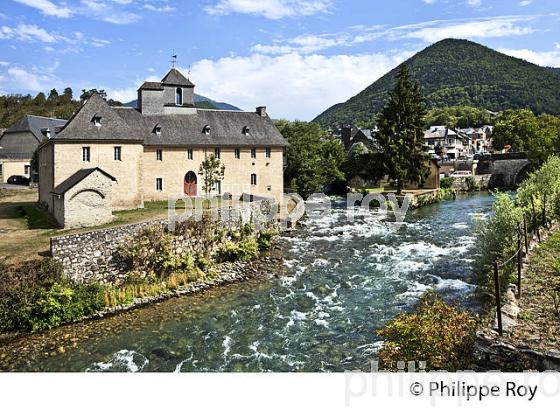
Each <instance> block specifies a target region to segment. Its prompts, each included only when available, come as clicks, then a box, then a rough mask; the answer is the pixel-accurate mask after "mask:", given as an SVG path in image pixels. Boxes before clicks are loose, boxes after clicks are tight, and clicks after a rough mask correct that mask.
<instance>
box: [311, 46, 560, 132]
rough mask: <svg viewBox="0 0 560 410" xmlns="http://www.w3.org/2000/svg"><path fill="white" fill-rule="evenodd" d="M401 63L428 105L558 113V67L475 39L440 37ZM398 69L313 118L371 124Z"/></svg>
mask: <svg viewBox="0 0 560 410" xmlns="http://www.w3.org/2000/svg"><path fill="white" fill-rule="evenodd" d="M403 64H406V65H408V67H409V69H410V72H411V75H412V77H413V78H414V79H416V80H418V81H420V85H421V87H422V92H423V94H424V97H425V98H426V104H427V106H428V108H431V107H447V106H456V105H468V106H473V107H479V108H485V109H488V110H491V111H500V110H504V109H506V108H527V107H528V108H530V109H531V110H533V111H534V112H535V113H537V114H540V113H549V114H560V80H559V75H558V73H559V70H557V69H551V68H544V67H540V66H538V65H535V64H532V63H529V62H527V61H525V60H520V59H518V58H514V57H510V56H507V55H505V54H502V53H499V52H497V51H495V50H492V49H490V48H488V47H485V46H482V45H480V44H477V43H473V42H472V41H467V40H453V39H447V40H442V41H439V42H437V43H435V44H432V45H431V46H429V47H428V48H426V49H424V50H422V51H420V52H419V53H417V54H415V55H414V56H412V57H411V58H409V59H408V60H407V61H405V62H404V63H403ZM398 68H399V67H397V68H395V69H393V70H392V71H390V72H389V73H387V74H385V75H384V76H383V77H381V78H380V79H379V80H377V81H376V82H374V83H373V84H371V85H370V86H369V87H367V88H366V89H365V90H363V91H362V92H360V93H359V94H358V95H356V96H354V97H352V98H350V99H349V100H348V101H346V102H345V103H340V104H336V105H334V106H332V107H331V108H329V109H328V110H326V111H325V112H323V113H322V114H320V115H319V116H318V117H317V118H315V119H314V120H313V121H315V122H317V123H319V124H321V125H322V126H324V127H329V126H331V125H334V124H341V123H342V124H354V125H359V126H365V125H371V124H372V123H373V122H374V121H375V116H376V115H377V114H378V113H379V112H380V111H381V110H382V108H383V106H384V105H385V102H386V100H387V96H388V93H389V91H390V90H391V89H392V88H393V83H394V78H395V75H396V74H397V72H398Z"/></svg>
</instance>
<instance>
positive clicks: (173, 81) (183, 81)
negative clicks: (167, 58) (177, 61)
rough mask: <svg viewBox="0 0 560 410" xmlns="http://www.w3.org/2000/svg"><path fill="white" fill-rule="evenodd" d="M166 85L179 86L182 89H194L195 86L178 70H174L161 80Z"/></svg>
mask: <svg viewBox="0 0 560 410" xmlns="http://www.w3.org/2000/svg"><path fill="white" fill-rule="evenodd" d="M161 83H162V84H165V85H178V86H182V87H194V84H193V83H191V82H190V81H189V79H188V78H186V77H185V76H184V75H183V74H181V73H180V72H179V70H177V69H176V68H172V69H171V70H169V72H168V73H167V74H166V75H165V77H163V79H162V80H161Z"/></svg>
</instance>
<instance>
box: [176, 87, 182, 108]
mask: <svg viewBox="0 0 560 410" xmlns="http://www.w3.org/2000/svg"><path fill="white" fill-rule="evenodd" d="M175 104H177V105H183V89H182V88H177V89H176V90H175Z"/></svg>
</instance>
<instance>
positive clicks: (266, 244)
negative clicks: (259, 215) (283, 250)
mask: <svg viewBox="0 0 560 410" xmlns="http://www.w3.org/2000/svg"><path fill="white" fill-rule="evenodd" d="M277 235H278V231H276V230H274V229H263V230H262V231H259V233H258V235H257V245H258V248H259V251H266V250H269V249H271V248H272V243H273V241H274V237H276V236H277Z"/></svg>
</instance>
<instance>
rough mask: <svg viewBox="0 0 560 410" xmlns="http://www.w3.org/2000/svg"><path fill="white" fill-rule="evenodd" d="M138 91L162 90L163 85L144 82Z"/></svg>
mask: <svg viewBox="0 0 560 410" xmlns="http://www.w3.org/2000/svg"><path fill="white" fill-rule="evenodd" d="M139 89H140V90H158V91H160V90H163V85H162V84H161V83H158V82H155V81H145V82H144V84H142V85H141V86H140V88H139Z"/></svg>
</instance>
